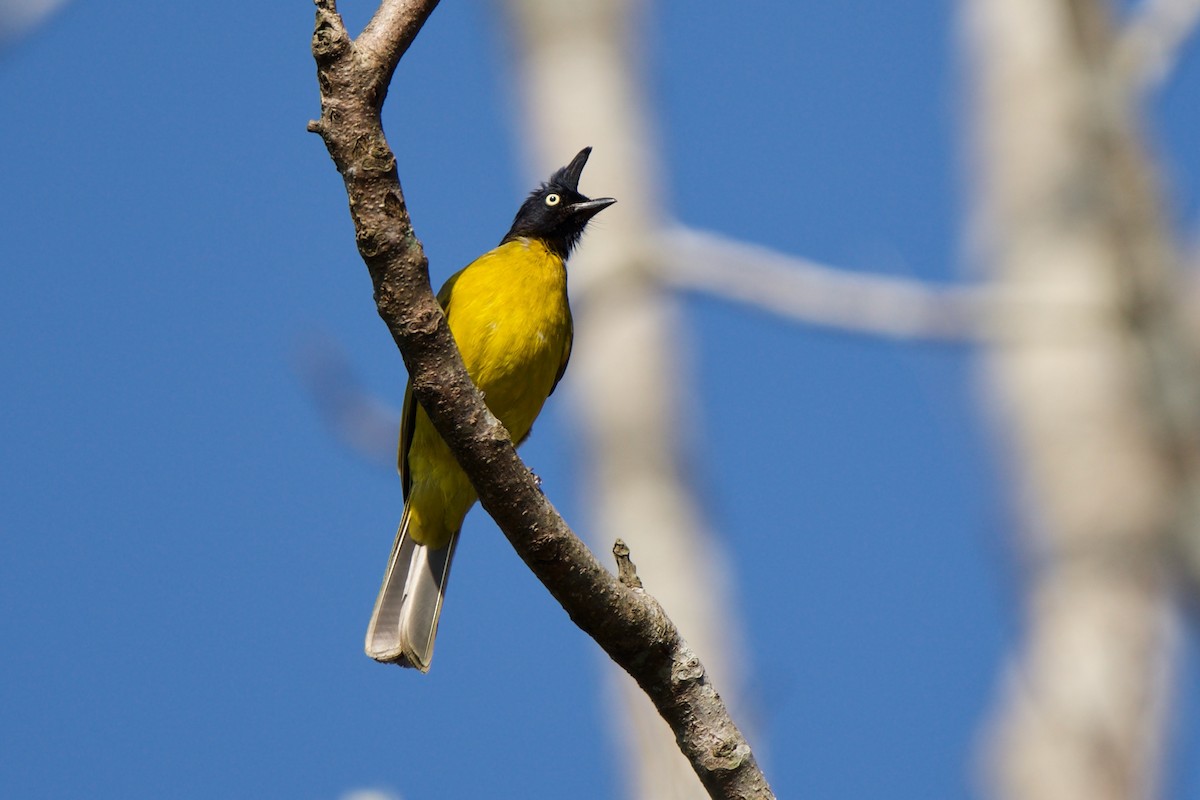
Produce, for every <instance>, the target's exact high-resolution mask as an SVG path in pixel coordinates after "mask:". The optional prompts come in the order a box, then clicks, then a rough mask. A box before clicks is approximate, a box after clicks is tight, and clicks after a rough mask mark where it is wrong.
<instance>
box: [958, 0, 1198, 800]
mask: <svg viewBox="0 0 1200 800" xmlns="http://www.w3.org/2000/svg"><path fill="white" fill-rule="evenodd" d="M964 5H965V9H966V12H967V16H966V21H967V26H968V30H967V32H968V34H969V38H968V41H967V46H968V55H969V56H970V57H971V59H972V61H973V62H974V67H975V70H976V75H975V80H976V86H975V89H976V97H975V101H976V108H975V120H974V122H975V134H976V142H975V145H976V157H977V159H978V164H977V169H978V175H977V179H978V181H977V182H978V187H977V189H978V191H977V220H976V227H977V232H978V233H979V236H980V241H979V243H978V244H979V247H977V248H976V250H977V251H979V252H981V253H983V254H984V256H985V259H986V261H987V262H988V263H987V266H988V267H989V270H990V272H991V274H992V276H993V284H992V286H993V287H995V289H994V290H998V291H1002V292H1005V293H1010V294H1013V295H1016V296H1021V297H1028V298H1039V297H1041V298H1053V299H1055V300H1056V301H1063V300H1069V301H1071V302H1078V303H1080V304H1083V305H1086V306H1087V307H1088V308H1090V309H1091V316H1092V318H1093V323H1094V324H1092V325H1090V326H1088V327H1087V328H1086V329H1079V330H1078V331H1076V333H1077V334H1078V335H1073V336H1071V337H1061V336H1056V335H1049V334H1050V331H1047V330H1044V329H1042V330H1038V329H1032V328H1030V323H1031V322H1032V318H1030V317H1028V316H1025V315H1014V314H1010V313H1008V312H1009V311H1012V310H1013V309H1012V308H1011V307H1010V308H1007V309H1006V308H1005V307H998V308H997V309H996V314H997V316H998V319H997V322H996V324H997V325H998V326H1000V327H1001V328H1002V329H1003V330H1004V331H1005V332H1006V334H1010V335H1006V337H1005V339H1004V340H1003V341H1002V342H994V346H993V347H992V349H991V353H990V357H989V363H988V368H989V369H988V377H989V379H990V385H991V388H992V389H993V393H994V397H993V399H994V401H995V403H994V404H995V406H996V410H997V411H998V412H999V417H998V421H999V423H1000V425H1001V432H1002V434H1004V435H1005V437H1006V438H1007V439H1008V441H1007V442H1006V444H1008V445H1009V446H1010V457H1011V463H1012V468H1013V469H1014V471H1015V472H1016V474H1017V477H1018V479H1019V481H1020V484H1021V488H1022V490H1023V491H1022V498H1021V499H1022V500H1023V501H1024V508H1023V512H1024V522H1025V533H1026V538H1025V542H1026V544H1027V547H1028V551H1029V554H1030V560H1031V570H1030V573H1029V575H1028V587H1027V602H1026V627H1027V630H1026V633H1025V641H1024V644H1023V648H1022V652H1021V653H1019V654H1017V655H1015V656H1014V657H1013V660H1012V663H1013V666H1012V669H1011V671H1010V675H1009V679H1008V680H1007V681H1006V685H1005V686H1004V695H1003V699H1002V706H1001V708H1000V709H999V713H998V715H997V719H996V722H995V727H994V729H993V741H992V744H993V749H992V753H991V756H992V758H991V761H992V765H993V768H994V771H993V775H992V778H993V784H994V790H995V794H996V795H997V796H999V797H1004V798H1014V800H1015V799H1016V798H1020V799H1021V800H1106V799H1109V798H1111V799H1112V800H1118V798H1119V799H1121V800H1126V799H1130V798H1149V797H1154V796H1156V793H1157V791H1156V790H1157V787H1158V784H1159V775H1160V770H1161V762H1162V757H1163V750H1164V741H1165V736H1166V712H1167V709H1168V707H1169V698H1170V690H1171V680H1170V679H1171V676H1172V672H1173V668H1174V664H1175V649H1176V648H1175V644H1176V642H1175V638H1176V637H1175V636H1174V617H1173V613H1172V612H1173V608H1172V605H1171V602H1170V594H1169V592H1170V586H1171V579H1172V577H1173V576H1172V575H1171V574H1170V569H1171V567H1173V566H1175V565H1176V564H1177V562H1179V561H1180V559H1177V558H1174V556H1175V554H1176V552H1175V550H1174V546H1175V544H1176V542H1178V541H1180V540H1181V538H1182V537H1179V534H1180V533H1182V532H1185V531H1187V530H1189V529H1193V530H1194V527H1195V520H1196V515H1195V505H1196V498H1197V491H1196V489H1197V485H1198V481H1197V464H1198V463H1200V459H1198V458H1197V454H1198V453H1200V450H1198V448H1197V441H1198V439H1197V422H1200V419H1197V415H1196V413H1195V412H1196V409H1197V408H1200V402H1198V398H1200V391H1198V387H1200V382H1198V380H1197V375H1196V366H1195V363H1194V361H1193V359H1192V357H1191V351H1190V348H1189V347H1188V346H1187V344H1186V337H1185V336H1184V334H1183V328H1182V326H1181V324H1180V320H1179V308H1178V305H1177V303H1178V296H1179V295H1180V294H1182V292H1180V291H1179V289H1180V269H1179V263H1178V254H1177V253H1176V251H1175V246H1174V244H1173V242H1172V240H1171V237H1170V234H1169V232H1168V230H1167V223H1166V217H1167V215H1166V214H1165V212H1164V210H1163V201H1162V196H1161V195H1162V193H1161V191H1160V190H1159V187H1158V185H1157V180H1156V175H1155V171H1154V169H1153V166H1152V164H1151V163H1150V161H1149V159H1148V158H1147V156H1146V154H1145V152H1144V147H1143V145H1142V142H1141V137H1140V131H1139V129H1138V125H1137V111H1138V109H1137V107H1136V105H1135V102H1134V97H1133V95H1132V94H1131V93H1130V92H1129V91H1128V87H1127V85H1126V84H1125V83H1123V81H1122V79H1121V77H1120V76H1119V75H1116V74H1114V71H1113V70H1112V69H1111V66H1112V57H1113V48H1114V47H1115V35H1114V30H1113V23H1112V20H1111V18H1110V11H1111V9H1110V8H1109V5H1108V3H1107V2H1103V0H966V2H965V3H964ZM991 290H993V289H989V291H991Z"/></svg>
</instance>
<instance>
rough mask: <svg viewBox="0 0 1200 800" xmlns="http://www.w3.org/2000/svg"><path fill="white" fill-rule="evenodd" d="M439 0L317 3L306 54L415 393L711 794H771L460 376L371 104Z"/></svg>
mask: <svg viewBox="0 0 1200 800" xmlns="http://www.w3.org/2000/svg"><path fill="white" fill-rule="evenodd" d="M435 5H436V0H408V1H405V0H385V1H384V2H383V4H382V5H381V6H380V9H379V11H378V12H377V13H376V15H375V18H374V19H373V20H372V21H371V23H370V24H369V25H368V26H367V29H366V31H364V33H363V36H362V37H360V39H363V41H362V42H361V43H360V42H356V41H353V40H351V38H350V36H349V34H348V33H347V32H346V29H345V26H344V24H343V23H342V20H341V17H340V16H339V15H338V13H337V8H336V4H335V3H334V2H333V0H317V20H316V31H315V34H314V37H313V56H314V58H315V59H316V61H317V77H318V82H319V84H320V87H321V118H320V119H319V120H317V121H314V122H312V123H310V124H309V128H310V130H313V131H315V132H317V133H319V134H320V135H321V137H322V139H323V140H324V141H325V145H326V147H327V149H328V150H329V154H330V156H331V157H332V158H333V161H334V164H335V165H336V166H337V168H338V172H340V173H341V174H342V177H343V179H344V181H345V185H346V192H347V195H348V198H349V203H350V213H351V216H352V217H353V219H354V225H355V232H356V240H357V243H358V249H359V253H360V254H361V255H362V257H363V261H364V262H366V265H367V268H368V270H369V271H370V273H371V278H372V280H373V282H374V285H375V299H376V304H377V306H378V310H379V314H380V316H381V317H382V318H383V320H384V321H385V322H386V323H387V326H388V329H389V330H390V331H391V333H392V337H393V338H394V339H395V341H396V345H397V347H398V348H399V349H400V352H401V354H402V356H403V357H404V360H405V364H406V365H407V366H408V370H409V375H410V376H411V379H412V383H413V393H414V395H415V396H416V398H417V400H418V401H419V402H420V403H421V405H422V407H423V408H425V410H426V412H427V413H428V414H429V417H430V419H431V421H432V422H433V424H434V427H435V428H436V429H437V431H438V433H439V434H440V435H441V436H442V438H443V439H444V440H445V441H446V443H447V444H448V445H449V446H450V449H451V451H452V452H453V453H454V455H455V457H456V458H457V459H458V461H459V463H460V464H461V465H462V467H463V470H464V471H465V472H466V473H467V475H468V477H470V479H471V482H472V484H474V486H475V489H476V491H477V492H478V494H479V499H480V502H481V504H482V505H483V507H484V508H485V509H486V510H487V511H488V513H489V514H491V516H492V518H493V519H495V520H496V523H497V524H498V525H499V526H500V529H501V530H502V531H503V532H504V535H505V536H506V537H508V539H509V541H510V542H511V543H512V545H513V548H514V549H515V550H516V551H517V553H518V554H519V555H520V556H521V558H522V560H524V561H525V563H526V564H527V565H528V566H529V567H530V569H531V570H532V571H533V572H534V574H536V575H537V577H538V579H539V580H541V581H542V583H543V584H544V585H545V586H546V587H547V589H549V590H550V592H551V594H552V595H554V597H555V599H556V600H558V602H559V603H560V604H561V605H562V606H563V608H564V609H565V610H566V611H567V613H568V614H569V615H570V617H571V619H572V620H573V621H574V622H575V623H576V625H578V626H579V627H580V628H581V629H582V630H584V631H585V632H586V633H588V634H589V635H590V636H591V637H592V638H593V639H595V640H596V642H597V643H598V644H599V645H600V646H601V647H602V648H603V649H604V650H605V652H607V653H608V654H609V655H610V656H611V657H612V658H613V660H614V661H616V662H617V663H618V664H620V665H621V667H622V668H624V669H625V670H626V671H627V672H628V673H629V674H630V675H631V676H632V677H633V678H634V679H635V680H636V681H637V682H638V685H640V686H641V687H642V688H643V690H645V692H646V693H647V695H649V697H650V699H651V700H652V701H653V702H654V704H655V706H656V707H657V708H658V710H659V713H660V714H662V716H663V718H664V719H665V720H666V721H667V723H668V724H669V725H670V726H671V728H672V730H674V732H675V735H676V738H677V741H678V742H679V746H680V749H681V750H682V751H683V752H684V754H685V755H686V756H687V757H688V760H689V761H690V762H691V763H692V765H693V767H694V769H695V770H696V773H697V775H698V776H699V777H700V780H701V782H703V784H704V786H705V788H706V789H707V790H708V792H709V794H710V795H711V796H712V797H714V798H730V799H731V800H732V798H770V797H773V795H772V794H771V790H770V788H769V787H768V786H767V782H766V779H765V777H764V776H763V774H762V772H761V770H759V768H758V766H757V764H756V762H755V759H754V755H753V753H751V751H750V747H749V745H748V744H747V743H746V741H745V738H744V737H743V736H742V734H741V732H740V731H739V730H738V729H737V727H736V726H735V725H734V723H733V721H732V720H731V719H730V718H729V715H728V713H727V711H726V709H725V706H724V703H722V701H721V698H720V697H719V696H718V695H717V692H716V690H715V689H714V688H713V686H712V685H711V683H709V681H708V679H707V675H706V672H705V669H704V666H703V665H702V664H701V663H700V661H699V659H698V658H696V656H695V654H694V653H693V652H692V651H691V650H690V648H688V646H687V645H686V643H684V641H683V640H682V638H681V637H680V635H679V631H678V630H676V628H675V626H674V624H673V623H672V622H671V621H670V619H668V618H667V616H666V614H665V613H664V612H663V610H662V608H661V607H660V606H659V605H658V603H657V602H655V601H654V600H653V598H651V597H650V596H649V595H646V594H644V593H641V592H635V591H633V590H631V589H630V588H628V587H627V586H624V585H622V584H621V583H620V582H619V581H618V580H617V579H616V578H615V577H613V575H612V574H610V573H609V572H608V571H607V570H605V569H604V568H603V567H602V566H601V565H600V563H599V562H598V561H597V560H596V558H595V557H594V556H593V555H592V554H591V552H589V551H588V549H587V547H585V546H584V544H583V543H582V542H581V541H580V540H579V539H578V537H576V536H575V535H574V534H573V533H572V532H571V530H570V529H569V528H568V527H567V525H566V523H565V522H563V519H562V517H561V516H559V514H558V512H557V511H555V510H554V507H553V506H552V505H551V504H550V501H549V500H548V499H546V497H545V496H544V495H543V494H542V493H541V491H540V490H539V489H538V487H537V484H536V482H535V480H534V478H533V475H532V473H531V472H530V471H529V469H528V468H527V467H526V466H525V465H524V464H523V463H522V462H521V460H520V459H519V458H518V457H517V454H516V450H515V448H514V447H513V444H512V440H511V439H510V437H509V435H508V432H507V431H506V430H505V429H504V427H503V426H502V425H501V424H500V422H499V421H498V420H497V419H496V418H495V417H494V416H492V414H491V413H490V412H489V411H488V409H487V406H486V405H485V404H484V402H483V398H482V396H481V395H480V394H479V392H478V390H477V389H476V388H475V386H474V385H473V384H472V383H471V381H470V379H469V378H468V377H467V373H466V370H465V369H464V368H463V364H462V359H461V357H460V356H459V353H458V350H457V349H456V348H455V346H454V340H453V338H452V337H451V335H450V331H449V327H448V326H447V324H446V320H445V317H444V316H443V314H442V312H441V309H440V308H439V307H438V305H437V302H436V301H435V300H434V297H433V293H432V291H431V290H430V286H429V277H428V266H427V262H426V259H425V255H424V251H423V250H422V248H421V245H420V242H419V241H418V240H417V238H416V236H415V234H414V233H413V230H412V225H411V222H410V221H409V218H408V213H407V211H406V209H405V205H404V197H403V194H402V192H401V189H400V182H399V179H398V176H397V172H396V159H395V157H394V156H393V154H392V152H391V150H390V148H389V147H388V145H387V142H386V140H385V139H384V135H383V127H382V123H381V122H380V109H381V106H382V100H383V94H384V91H385V90H386V85H387V80H388V79H389V78H390V76H391V73H392V70H393V69H394V68H395V65H396V62H398V61H399V58H400V56H401V55H402V54H403V52H404V49H405V48H406V47H407V46H408V44H409V43H410V42H411V41H412V40H413V38H414V37H415V36H416V33H417V31H418V30H420V27H421V25H422V24H423V23H424V21H425V19H426V18H427V17H428V15H429V14H430V13H431V12H432V11H433V8H434V6H435Z"/></svg>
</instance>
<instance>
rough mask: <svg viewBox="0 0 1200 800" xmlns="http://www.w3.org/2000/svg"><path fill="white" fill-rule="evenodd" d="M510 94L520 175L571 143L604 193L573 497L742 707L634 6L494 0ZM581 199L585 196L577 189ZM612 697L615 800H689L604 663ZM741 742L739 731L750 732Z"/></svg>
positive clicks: (581, 304)
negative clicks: (695, 449) (622, 765)
mask: <svg viewBox="0 0 1200 800" xmlns="http://www.w3.org/2000/svg"><path fill="white" fill-rule="evenodd" d="M506 10H507V12H508V15H509V19H510V27H511V29H512V31H513V32H514V35H515V39H516V47H515V48H514V50H515V55H516V58H517V69H518V81H517V83H518V85H519V87H520V90H521V92H522V94H523V101H524V107H523V113H522V114H521V115H520V119H522V120H525V121H526V123H527V125H526V127H525V128H524V129H523V130H522V131H521V137H520V138H521V140H522V141H523V142H525V143H526V144H527V146H528V147H529V148H530V152H529V153H528V155H529V157H530V158H531V160H532V161H533V162H534V164H535V165H536V169H535V170H534V174H543V173H545V171H546V169H547V168H549V167H552V166H554V165H555V164H557V163H559V162H561V161H562V159H563V154H564V153H566V154H568V155H569V154H570V153H574V152H576V151H577V150H578V149H579V148H580V147H583V146H584V145H592V146H594V147H595V151H594V152H593V154H592V157H591V161H590V162H589V165H588V170H589V177H588V178H587V181H588V186H591V187H594V189H595V191H597V192H602V193H603V194H607V195H612V196H614V197H616V198H617V199H618V202H617V205H615V206H614V207H613V208H612V209H611V210H610V211H608V212H607V213H606V217H605V219H604V220H603V221H600V222H599V223H598V224H599V225H600V231H601V232H602V234H603V235H600V234H595V235H593V236H590V237H589V239H588V242H587V246H586V247H584V248H582V249H581V251H580V252H579V253H578V254H577V255H576V256H575V257H574V258H573V259H572V261H571V276H570V280H571V297H572V308H573V311H574V316H575V352H574V354H573V355H572V358H571V368H570V373H569V376H570V377H569V380H568V382H567V384H566V385H568V386H569V387H570V388H571V393H570V397H571V400H572V402H573V407H574V412H575V415H576V419H577V422H578V425H579V427H580V429H581V431H582V432H583V433H584V436H585V444H586V451H585V459H584V474H583V477H582V480H583V484H584V486H585V491H583V492H581V494H582V495H583V496H584V497H585V498H586V499H587V501H588V504H589V508H590V513H591V521H590V522H589V524H588V525H587V526H585V527H586V529H587V530H589V531H590V532H591V533H592V540H593V546H594V547H596V548H597V549H601V550H607V549H608V548H610V547H611V546H612V542H613V541H614V540H615V539H617V538H621V539H624V540H625V541H626V542H627V543H628V544H629V546H630V548H631V550H632V553H633V559H634V561H635V562H637V566H638V571H639V573H640V575H641V577H642V578H643V580H644V581H645V583H646V587H647V589H648V590H649V591H650V592H652V593H653V594H654V595H655V596H656V597H657V598H658V600H659V601H660V602H661V603H662V605H663V607H664V608H665V609H666V610H667V612H668V613H669V614H670V615H671V616H672V618H673V619H674V620H675V622H676V623H677V624H678V625H679V628H680V630H681V631H684V632H685V635H686V636H687V639H688V643H689V644H690V645H691V646H692V647H693V649H695V651H696V652H697V653H698V654H699V655H700V657H701V658H702V659H704V662H705V664H706V665H707V667H708V669H709V672H710V673H711V675H712V677H713V680H714V682H715V683H716V684H717V685H719V686H720V687H721V688H722V696H723V698H724V699H725V701H726V702H727V704H729V705H730V707H731V708H732V709H733V711H734V715H735V717H741V716H744V714H739V713H738V709H739V707H740V706H741V703H740V702H739V698H738V694H739V692H738V691H737V688H738V686H739V673H740V671H741V668H743V667H744V666H745V664H746V661H747V655H746V650H745V648H744V647H743V645H742V642H741V637H740V635H739V629H738V624H737V622H736V618H737V614H736V610H735V608H734V606H735V603H734V601H733V599H732V591H731V589H730V579H729V577H728V572H727V570H726V568H725V567H724V564H723V562H724V558H723V555H722V553H721V552H720V550H719V548H717V547H716V545H715V543H714V541H713V538H712V534H711V531H710V527H709V524H708V522H707V520H706V519H705V518H704V514H703V512H702V511H701V509H700V508H699V504H698V503H697V501H696V497H695V494H694V491H693V489H692V487H691V486H690V485H689V482H688V475H687V472H688V470H687V468H686V462H687V447H688V443H687V441H686V440H687V434H688V433H689V432H690V431H689V427H688V424H687V421H688V419H689V418H690V416H691V411H692V408H691V407H690V405H689V395H686V394H685V392H684V391H683V387H688V386H691V385H692V384H693V378H692V376H691V375H690V374H689V371H688V369H687V364H686V363H685V362H686V360H687V354H686V353H685V352H683V347H682V344H681V341H680V340H681V326H682V322H681V320H680V314H679V309H678V303H677V302H676V300H675V299H674V298H673V297H672V294H671V290H670V289H669V288H668V287H665V286H663V285H662V283H661V280H660V272H661V271H660V269H659V265H658V264H657V263H656V262H655V260H654V257H653V255H654V253H655V252H656V246H655V245H656V240H657V237H658V236H659V235H660V233H661V230H662V226H663V223H664V222H665V219H664V217H665V215H666V210H665V196H666V194H667V193H666V192H665V190H664V188H663V184H662V182H661V180H660V179H659V165H658V162H657V159H656V158H655V150H656V145H657V140H656V139H655V131H654V130H653V125H652V122H651V117H650V115H649V114H648V112H647V108H648V105H649V102H648V99H647V98H646V97H645V95H644V92H643V89H642V87H644V86H645V85H646V83H647V81H646V79H645V76H644V75H643V74H642V71H641V59H640V55H641V45H642V43H641V42H640V41H639V40H638V37H637V36H636V35H635V34H636V31H637V30H639V29H641V28H642V27H644V24H643V20H642V19H641V16H642V11H643V9H642V4H641V3H640V2H637V1H636V0H574V1H573V2H562V0H509V2H508V3H507V4H506ZM583 190H584V191H585V193H586V192H587V191H588V187H587V186H584V187H583ZM606 669H607V677H608V680H609V682H610V686H611V687H612V689H613V692H612V694H613V695H614V697H616V698H619V702H616V703H615V704H614V706H615V707H614V708H613V712H614V717H615V718H614V720H613V724H614V729H615V730H616V731H617V733H618V735H619V736H621V737H622V738H623V740H624V757H625V760H626V763H627V766H628V770H629V778H628V780H629V783H630V786H629V787H628V789H629V792H628V794H629V796H632V797H638V798H643V800H673V799H674V798H679V799H680V800H684V798H699V797H704V796H705V792H704V789H703V787H702V786H701V785H700V783H699V782H698V781H697V780H696V778H695V774H694V773H693V771H692V769H691V767H689V765H688V764H687V762H686V761H685V760H683V758H682V757H680V755H679V751H678V748H677V747H676V745H675V743H674V741H673V739H672V737H671V734H670V731H669V730H668V729H667V727H666V726H665V725H664V724H663V723H662V721H661V719H660V718H659V717H658V715H657V714H656V713H655V712H654V709H653V708H652V707H651V705H650V704H649V703H647V702H646V699H645V697H644V695H642V693H641V692H640V691H639V690H638V689H637V687H636V686H635V685H634V684H633V682H632V681H630V680H629V679H628V677H627V676H625V675H624V674H622V673H621V672H620V671H619V670H616V669H612V668H610V667H606ZM751 738H752V739H753V738H754V737H751Z"/></svg>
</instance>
